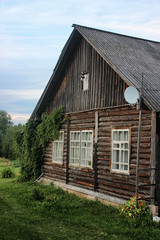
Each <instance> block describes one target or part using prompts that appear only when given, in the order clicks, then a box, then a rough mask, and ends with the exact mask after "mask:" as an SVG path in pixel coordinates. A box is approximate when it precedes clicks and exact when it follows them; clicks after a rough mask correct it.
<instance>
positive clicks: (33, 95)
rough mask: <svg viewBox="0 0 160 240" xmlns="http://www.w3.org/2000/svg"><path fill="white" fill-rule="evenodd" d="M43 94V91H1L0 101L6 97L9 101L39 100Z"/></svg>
mask: <svg viewBox="0 0 160 240" xmlns="http://www.w3.org/2000/svg"><path fill="white" fill-rule="evenodd" d="M41 94H42V90H41V89H25V90H24V89H18V90H12V89H0V99H2V98H4V97H5V98H6V99H7V98H8V101H13V99H14V101H20V100H37V99H39V98H40V96H41Z"/></svg>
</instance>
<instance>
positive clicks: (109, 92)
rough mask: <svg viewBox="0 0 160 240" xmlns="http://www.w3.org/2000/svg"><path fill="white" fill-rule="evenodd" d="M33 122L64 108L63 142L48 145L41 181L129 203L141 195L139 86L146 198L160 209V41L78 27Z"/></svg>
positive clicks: (66, 46)
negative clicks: (132, 98) (130, 94)
mask: <svg viewBox="0 0 160 240" xmlns="http://www.w3.org/2000/svg"><path fill="white" fill-rule="evenodd" d="M73 27H74V29H73V32H72V33H71V36H70V37H69V39H68V41H67V43H66V45H65V46H64V49H63V50H62V52H61V55H60V57H59V60H58V62H57V65H56V67H55V69H54V72H53V74H52V76H51V78H50V80H49V82H48V84H47V86H46V88H45V90H44V92H43V94H42V96H41V98H40V100H39V102H38V103H37V106H36V107H35V109H34V111H33V113H32V117H33V118H36V119H37V118H40V117H41V115H42V113H43V112H45V111H46V110H47V111H48V113H50V112H51V111H52V110H53V109H54V108H55V107H58V106H63V107H64V108H65V115H66V121H65V122H64V124H63V125H62V127H61V130H60V136H59V139H57V140H56V141H55V142H53V143H49V145H48V147H47V149H46V153H45V158H44V164H43V178H44V179H50V180H53V181H54V182H57V183H59V184H62V185H63V186H65V187H68V188H70V189H74V190H75V191H80V192H81V193H86V191H87V194H89V193H91V195H92V194H94V196H97V197H101V198H104V199H105V196H106V199H108V200H109V201H113V202H115V203H123V202H124V201H125V200H127V199H129V198H130V197H131V196H132V195H135V187H136V162H137V139H138V124H139V110H138V109H137V106H136V105H130V104H128V103H127V102H126V101H125V98H124V91H125V89H126V88H127V87H128V86H134V87H135V88H136V89H137V90H138V91H140V88H141V74H142V73H143V76H144V79H143V86H144V87H143V109H142V127H141V142H140V166H139V167H140V169H141V171H139V182H140V184H144V185H141V186H139V192H140V194H141V196H143V197H145V198H148V199H149V201H150V203H151V204H152V205H154V206H158V205H159V200H160V197H159V161H160V160H159V149H160V146H159V145H160V143H159V137H160V114H159V112H160V100H159V99H160V43H159V42H154V41H150V40H145V39H140V38H135V37H130V36H125V35H120V34H115V33H111V32H107V31H102V30H98V29H93V28H89V27H84V26H80V25H73Z"/></svg>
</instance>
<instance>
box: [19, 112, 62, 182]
mask: <svg viewBox="0 0 160 240" xmlns="http://www.w3.org/2000/svg"><path fill="white" fill-rule="evenodd" d="M63 112H64V110H63V107H59V108H55V109H54V110H53V111H52V113H51V114H49V115H48V114H47V113H43V114H42V117H41V123H38V122H36V121H35V120H33V119H32V118H31V119H30V120H29V121H28V122H27V123H26V125H25V129H24V133H23V139H22V146H21V147H22V161H21V180H23V181H28V180H31V179H35V178H37V177H38V176H39V175H40V173H41V166H42V163H43V157H44V153H45V148H46V146H47V144H48V143H49V142H50V141H54V140H55V139H57V138H58V136H59V129H60V127H61V125H62V123H63V122H64V120H65V119H64V116H63Z"/></svg>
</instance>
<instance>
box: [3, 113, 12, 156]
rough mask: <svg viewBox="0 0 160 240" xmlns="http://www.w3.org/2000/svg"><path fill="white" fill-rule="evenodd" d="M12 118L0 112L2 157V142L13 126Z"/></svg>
mask: <svg viewBox="0 0 160 240" xmlns="http://www.w3.org/2000/svg"><path fill="white" fill-rule="evenodd" d="M12 125H13V123H12V122H11V116H10V115H9V114H8V113H7V112H6V111H4V110H0V156H2V142H3V139H4V137H5V134H6V131H7V128H8V127H9V126H12Z"/></svg>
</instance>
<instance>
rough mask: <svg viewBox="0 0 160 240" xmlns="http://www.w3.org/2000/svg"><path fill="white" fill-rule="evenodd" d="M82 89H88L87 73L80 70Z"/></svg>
mask: <svg viewBox="0 0 160 240" xmlns="http://www.w3.org/2000/svg"><path fill="white" fill-rule="evenodd" d="M80 79H81V81H82V90H83V91H85V90H88V81H89V73H85V72H81V75H80Z"/></svg>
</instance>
